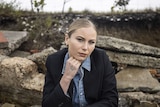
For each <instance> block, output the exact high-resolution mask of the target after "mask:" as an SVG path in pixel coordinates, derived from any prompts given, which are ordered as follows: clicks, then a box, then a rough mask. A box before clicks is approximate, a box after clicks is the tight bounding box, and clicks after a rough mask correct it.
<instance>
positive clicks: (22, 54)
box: [9, 50, 31, 58]
mask: <svg viewBox="0 0 160 107" xmlns="http://www.w3.org/2000/svg"><path fill="white" fill-rule="evenodd" d="M29 55H31V54H30V53H29V52H24V51H20V50H15V51H13V52H12V53H11V54H10V55H9V56H10V57H22V58H25V57H27V56H29Z"/></svg>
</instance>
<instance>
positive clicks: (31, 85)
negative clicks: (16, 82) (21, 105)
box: [21, 73, 45, 92]
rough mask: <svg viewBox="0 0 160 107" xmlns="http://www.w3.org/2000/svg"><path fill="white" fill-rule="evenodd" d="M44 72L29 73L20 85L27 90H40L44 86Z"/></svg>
mask: <svg viewBox="0 0 160 107" xmlns="http://www.w3.org/2000/svg"><path fill="white" fill-rule="evenodd" d="M44 76H45V75H44V74H42V73H34V74H32V75H30V78H27V79H25V80H24V81H23V82H22V84H21V86H22V87H24V88H26V89H29V90H37V91H40V92H42V91H43V86H44Z"/></svg>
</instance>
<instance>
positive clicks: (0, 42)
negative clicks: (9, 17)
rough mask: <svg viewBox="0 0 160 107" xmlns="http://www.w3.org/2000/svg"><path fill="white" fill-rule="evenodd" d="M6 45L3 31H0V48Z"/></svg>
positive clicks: (6, 41)
mask: <svg viewBox="0 0 160 107" xmlns="http://www.w3.org/2000/svg"><path fill="white" fill-rule="evenodd" d="M6 47H8V40H7V38H5V36H4V34H3V32H1V31H0V49H3V48H6Z"/></svg>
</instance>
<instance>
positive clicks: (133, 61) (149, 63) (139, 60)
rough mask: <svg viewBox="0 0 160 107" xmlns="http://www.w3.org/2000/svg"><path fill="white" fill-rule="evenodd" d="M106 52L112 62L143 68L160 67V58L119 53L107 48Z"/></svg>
mask: <svg viewBox="0 0 160 107" xmlns="http://www.w3.org/2000/svg"><path fill="white" fill-rule="evenodd" d="M106 53H107V55H108V56H109V58H110V60H111V61H113V62H117V63H123V64H128V65H133V66H139V67H145V68H160V58H156V57H151V56H145V55H138V54H133V53H122V52H121V53H120V52H114V51H109V50H107V51H106Z"/></svg>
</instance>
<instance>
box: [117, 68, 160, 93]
mask: <svg viewBox="0 0 160 107" xmlns="http://www.w3.org/2000/svg"><path fill="white" fill-rule="evenodd" d="M116 78H117V88H118V90H119V91H120V92H131V91H139V92H140V91H142V92H148V93H153V92H159V91H160V85H159V82H158V80H157V79H155V78H153V77H152V75H151V74H150V72H149V69H145V68H138V67H137V68H136V67H127V68H125V69H123V70H122V71H120V72H119V73H118V74H116Z"/></svg>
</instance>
